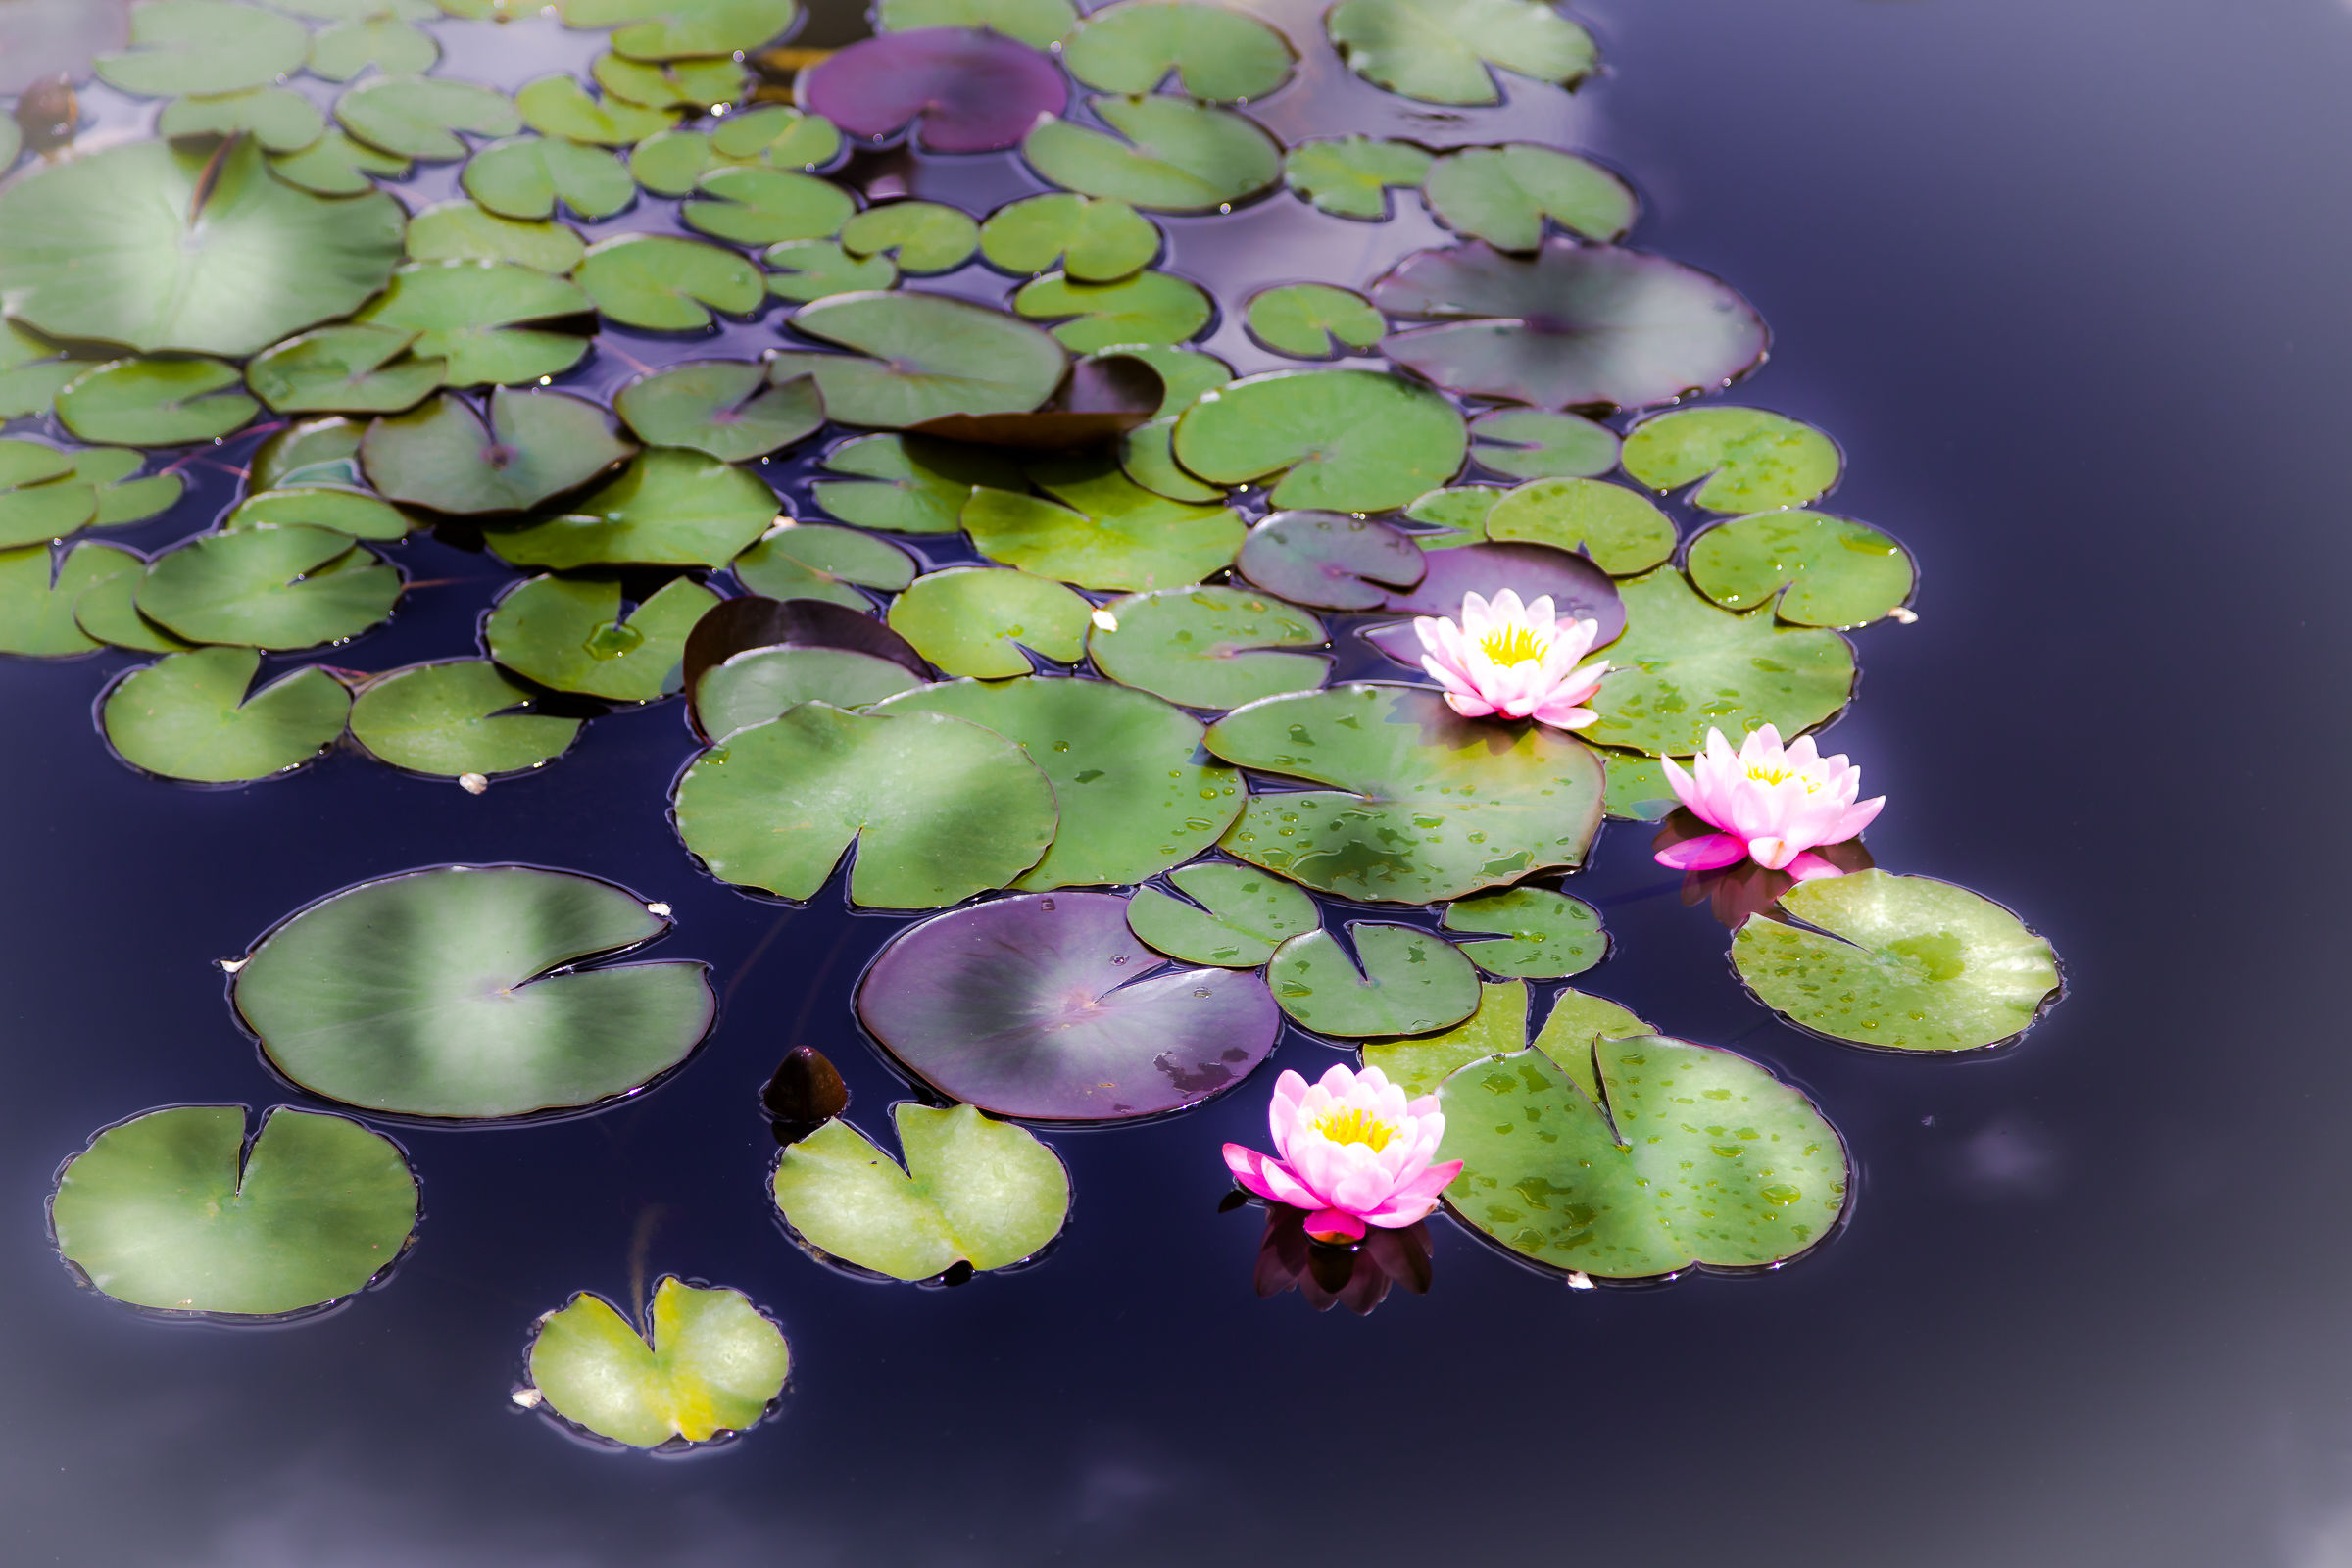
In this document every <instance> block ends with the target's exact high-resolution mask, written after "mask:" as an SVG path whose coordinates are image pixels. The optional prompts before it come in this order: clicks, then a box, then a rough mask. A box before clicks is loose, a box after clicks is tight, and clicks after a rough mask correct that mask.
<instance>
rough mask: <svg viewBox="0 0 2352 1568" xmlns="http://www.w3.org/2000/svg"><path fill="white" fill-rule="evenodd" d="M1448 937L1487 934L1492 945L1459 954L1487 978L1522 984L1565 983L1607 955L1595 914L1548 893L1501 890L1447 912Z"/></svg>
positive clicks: (1469, 946)
mask: <svg viewBox="0 0 2352 1568" xmlns="http://www.w3.org/2000/svg"><path fill="white" fill-rule="evenodd" d="M1446 930H1448V931H1484V932H1492V933H1494V934H1495V936H1497V937H1499V938H1501V939H1502V940H1501V941H1494V942H1465V943H1463V944H1462V948H1461V951H1462V952H1463V953H1465V954H1467V955H1468V956H1469V958H1470V961H1471V962H1472V963H1475V964H1477V965H1478V966H1479V967H1480V968H1481V969H1484V970H1486V971H1487V973H1489V974H1494V975H1514V976H1517V977H1518V978H1520V979H1523V980H1564V979H1566V978H1567V977H1568V976H1570V975H1572V974H1582V973H1584V972H1585V971H1586V970H1587V969H1590V968H1592V967H1593V965H1594V964H1596V963H1598V962H1599V961H1600V960H1601V957H1602V956H1604V955H1605V954H1606V953H1607V952H1608V951H1609V939H1608V937H1607V935H1606V934H1605V933H1604V932H1603V931H1602V930H1601V928H1600V914H1599V911H1597V910H1595V909H1594V908H1593V906H1591V905H1590V904H1587V903H1586V902H1585V901H1584V900H1582V899H1572V898H1570V897H1569V896H1568V895H1567V894H1565V893H1554V892H1552V891H1551V890H1550V889H1548V888H1529V887H1519V888H1505V889H1504V890H1502V891H1501V892H1499V893H1481V894H1479V895H1478V896H1477V897H1476V898H1470V899H1463V900H1462V901H1461V902H1459V903H1457V904H1449V905H1447V906H1446Z"/></svg>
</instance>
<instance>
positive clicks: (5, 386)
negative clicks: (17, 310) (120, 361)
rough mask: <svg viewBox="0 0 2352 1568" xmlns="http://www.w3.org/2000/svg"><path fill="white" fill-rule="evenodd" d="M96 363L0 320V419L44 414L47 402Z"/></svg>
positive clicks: (8, 321) (16, 325)
mask: <svg viewBox="0 0 2352 1568" xmlns="http://www.w3.org/2000/svg"><path fill="white" fill-rule="evenodd" d="M95 363H96V362H95V361H93V360H89V359H76V358H74V357H73V356H72V355H70V354H69V353H68V352H67V351H66V349H65V347H64V346H63V345H62V344H58V343H52V342H50V341H49V340H48V339H47V338H45V337H42V336H41V335H40V334H39V333H37V332H34V331H31V330H30V329H28V328H26V327H24V326H21V325H19V324H18V323H17V322H15V321H11V320H9V319H6V318H5V317H0V419H14V418H18V417H22V416H24V415H27V414H29V415H36V416H37V415H44V414H47V413H48V412H49V404H50V400H51V399H53V398H55V397H56V396H57V394H58V392H59V391H60V390H61V389H63V388H64V387H65V386H66V385H67V383H69V382H71V381H72V380H73V378H74V377H75V376H77V375H79V374H81V373H82V371H84V370H86V369H88V368H90V367H91V365H93V364H95Z"/></svg>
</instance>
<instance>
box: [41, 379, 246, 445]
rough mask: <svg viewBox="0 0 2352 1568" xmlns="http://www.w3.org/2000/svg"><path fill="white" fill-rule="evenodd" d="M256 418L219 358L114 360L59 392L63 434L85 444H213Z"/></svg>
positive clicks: (239, 382)
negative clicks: (89, 442) (69, 435)
mask: <svg viewBox="0 0 2352 1568" xmlns="http://www.w3.org/2000/svg"><path fill="white" fill-rule="evenodd" d="M231 387H234V388H236V390H235V391H230V390H228V389H229V388H231ZM260 412H261V405H260V404H258V403H256V402H254V400H253V399H251V398H249V397H247V396H246V395H245V391H244V378H243V377H241V376H239V375H238V374H237V368H236V367H235V366H233V365H223V364H221V362H220V361H219V360H116V361H114V362H113V363H112V364H109V365H101V366H99V367H98V368H95V369H93V370H88V371H85V372H83V373H82V374H81V375H79V376H76V377H75V378H74V379H73V380H72V381H70V382H68V383H67V384H66V386H65V387H64V388H63V389H62V390H61V391H59V393H58V394H57V417H58V420H59V422H61V423H62V424H64V425H65V427H66V428H67V429H69V430H71V431H73V433H74V434H75V435H77V436H79V437H80V438H81V439H82V440H84V441H108V442H121V443H123V445H126V446H142V447H169V446H185V445H188V444H189V443H191V442H197V441H210V440H213V439H214V438H216V437H219V436H224V435H226V434H228V433H229V432H230V431H231V430H234V429H236V428H237V427H238V426H240V425H242V424H243V423H244V422H245V421H246V420H248V419H250V418H252V417H254V416H255V415H256V414H258V413H260Z"/></svg>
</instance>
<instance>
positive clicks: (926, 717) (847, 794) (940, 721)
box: [672, 703, 1056, 909]
mask: <svg viewBox="0 0 2352 1568" xmlns="http://www.w3.org/2000/svg"><path fill="white" fill-rule="evenodd" d="M672 802H673V809H672V815H673V817H674V818H675V820H676V822H677V825H678V834H679V836H680V837H681V838H683V839H684V840H685V842H686V848H687V849H688V850H690V851H692V852H693V854H694V856H695V858H697V859H699V860H701V861H702V862H703V864H704V865H705V866H707V867H709V869H710V871H711V875H713V876H715V877H717V878H718V879H719V880H721V881H723V882H733V883H736V884H737V885H739V886H743V887H752V888H760V889H764V890H765V891H767V892H770V893H774V894H778V895H780V896H782V897H784V898H787V899H808V898H811V897H813V896H814V895H815V893H816V891H817V890H818V889H819V888H821V887H823V886H824V885H825V882H826V879H827V878H829V877H830V876H832V874H833V868H834V867H835V866H836V865H838V864H840V863H841V858H842V856H843V854H844V853H845V852H846V851H848V850H849V849H850V848H851V846H852V845H853V844H854V845H856V846H857V851H858V853H857V858H856V859H855V860H854V862H853V863H852V866H851V870H850V901H851V902H852V903H853V904H858V905H864V906H868V907H883V908H893V909H935V908H944V907H947V906H948V905H951V904H958V903H961V902H962V901H963V900H965V899H968V898H970V897H971V896H972V895H973V894H975V893H979V892H982V891H984V890H986V889H988V888H997V887H1004V886H1005V885H1006V884H1008V883H1010V882H1011V881H1012V880H1013V879H1014V878H1016V877H1018V876H1020V875H1021V873H1023V872H1024V871H1027V870H1028V869H1029V868H1030V867H1031V866H1033V865H1035V864H1036V863H1037V861H1038V858H1039V857H1041V856H1042V855H1044V854H1045V852H1046V847H1047V845H1048V844H1049V843H1051V842H1052V840H1053V838H1054V822H1055V815H1056V813H1055V809H1054V787H1053V785H1051V784H1049V783H1047V782H1046V776H1045V774H1044V773H1042V772H1040V771H1039V770H1038V769H1037V767H1036V765H1035V764H1034V763H1032V762H1031V761H1030V760H1029V759H1028V757H1027V756H1025V755H1024V754H1023V753H1022V751H1021V749H1020V747H1018V746H1017V745H1015V744H1013V743H1012V742H1011V741H1008V740H1006V739H1005V738H1004V737H1003V736H1001V735H997V734H995V733H993V732H991V731H989V730H985V729H982V728H980V727H979V726H978V725H976V724H968V723H965V722H964V721H963V720H961V719H957V718H950V717H947V716H946V715H944V714H940V713H904V714H899V715H896V716H884V715H878V714H863V713H848V712H843V711H840V710H839V709H835V708H829V707H827V706H826V705H824V704H823V703H804V704H802V705H801V706H800V707H798V708H795V709H793V710H792V711H789V712H787V713H785V714H784V715H783V716H782V717H781V718H778V719H776V720H775V721H774V722H772V723H767V724H758V725H754V726H753V727H752V728H750V729H742V730H737V731H736V732H735V733H733V734H732V735H729V736H728V737H727V738H726V740H725V741H724V742H723V743H721V744H720V745H718V746H715V747H713V748H711V750H710V751H708V752H705V753H704V754H703V755H702V756H701V757H700V758H699V759H697V760H695V762H694V765H693V766H691V767H689V768H688V769H687V770H686V772H685V773H684V775H683V776H681V777H680V778H679V780H678V785H677V790H676V793H675V794H674V796H673V797H672Z"/></svg>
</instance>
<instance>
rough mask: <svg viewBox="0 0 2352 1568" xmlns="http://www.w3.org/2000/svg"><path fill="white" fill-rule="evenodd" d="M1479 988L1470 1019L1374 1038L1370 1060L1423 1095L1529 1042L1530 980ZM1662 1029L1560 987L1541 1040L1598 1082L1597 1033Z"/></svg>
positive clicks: (1589, 1082) (1587, 1082)
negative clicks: (1440, 1028) (1436, 1029)
mask: <svg viewBox="0 0 2352 1568" xmlns="http://www.w3.org/2000/svg"><path fill="white" fill-rule="evenodd" d="M1478 990H1479V1002H1478V1011H1476V1012H1475V1013H1472V1014H1471V1015H1470V1019H1469V1021H1468V1022H1466V1023H1463V1024H1460V1025H1458V1026H1456V1027H1454V1028H1452V1029H1448V1030H1447V1031H1446V1033H1444V1034H1442V1035H1430V1036H1426V1037H1424V1038H1422V1039H1419V1040H1375V1041H1371V1042H1369V1043H1367V1044H1366V1045H1365V1046H1364V1048H1363V1057H1364V1065H1365V1066H1367V1067H1378V1068H1379V1069H1380V1070H1381V1071H1382V1072H1384V1073H1386V1074H1387V1075H1388V1078H1389V1082H1391V1083H1393V1084H1395V1085H1397V1087H1398V1088H1400V1089H1402V1090H1403V1091H1404V1092H1405V1093H1406V1094H1407V1095H1410V1096H1412V1097H1413V1098H1415V1099H1419V1098H1420V1097H1421V1096H1423V1095H1434V1094H1436V1093H1437V1091H1438V1085H1440V1084H1442V1083H1444V1082H1445V1081H1446V1077H1447V1076H1448V1075H1450V1074H1451V1073H1453V1072H1455V1071H1456V1070H1457V1069H1459V1068H1461V1067H1463V1066H1466V1065H1467V1064H1469V1063H1470V1062H1473V1061H1478V1060H1482V1059H1483V1058H1485V1057H1488V1056H1495V1055H1507V1054H1510V1053H1512V1052H1515V1051H1517V1050H1519V1049H1520V1048H1521V1047H1522V1046H1524V1045H1525V1044H1526V1043H1527V982H1526V981H1524V980H1502V981H1495V980H1490V981H1487V982H1485V983H1483V984H1481V985H1480V986H1479V988H1478ZM1656 1032H1657V1031H1656V1030H1654V1029H1652V1028H1651V1027H1650V1026H1649V1025H1648V1024H1646V1023H1644V1022H1642V1020H1641V1019H1640V1018H1637V1017H1635V1016H1634V1015H1633V1014H1632V1013H1630V1012H1628V1011H1626V1010H1625V1009H1624V1008H1623V1007H1620V1006H1619V1005H1617V1004H1615V1003H1614V1002H1611V1001H1609V1000H1608V999H1607V998H1605V997H1595V996H1593V995H1591V994H1590V993H1588V992H1583V991H1578V990H1575V989H1573V988H1571V987H1568V986H1562V987H1561V988H1560V991H1559V995H1558V997H1557V998H1556V999H1555V1000H1554V1001H1553V1003H1552V1006H1551V1012H1550V1014H1549V1015H1548V1016H1546V1017H1545V1018H1544V1028H1543V1031H1542V1032H1541V1033H1539V1034H1538V1035H1537V1036H1536V1039H1535V1045H1536V1048H1537V1049H1538V1050H1539V1051H1542V1052H1543V1053H1544V1054H1545V1055H1546V1056H1548V1057H1549V1058H1550V1059H1551V1060H1552V1061H1553V1062H1554V1063H1555V1064H1557V1063H1560V1062H1568V1063H1571V1064H1573V1066H1574V1069H1575V1070H1574V1072H1573V1074H1572V1076H1574V1078H1575V1080H1576V1082H1577V1083H1579V1084H1580V1085H1584V1086H1587V1087H1592V1086H1593V1084H1594V1080H1593V1076H1592V1062H1593V1040H1594V1039H1596V1038H1598V1037H1600V1036H1603V1035H1605V1036H1608V1037H1609V1038H1611V1039H1624V1038H1626V1037H1628V1036H1631V1035H1647V1034H1655V1033H1656Z"/></svg>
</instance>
